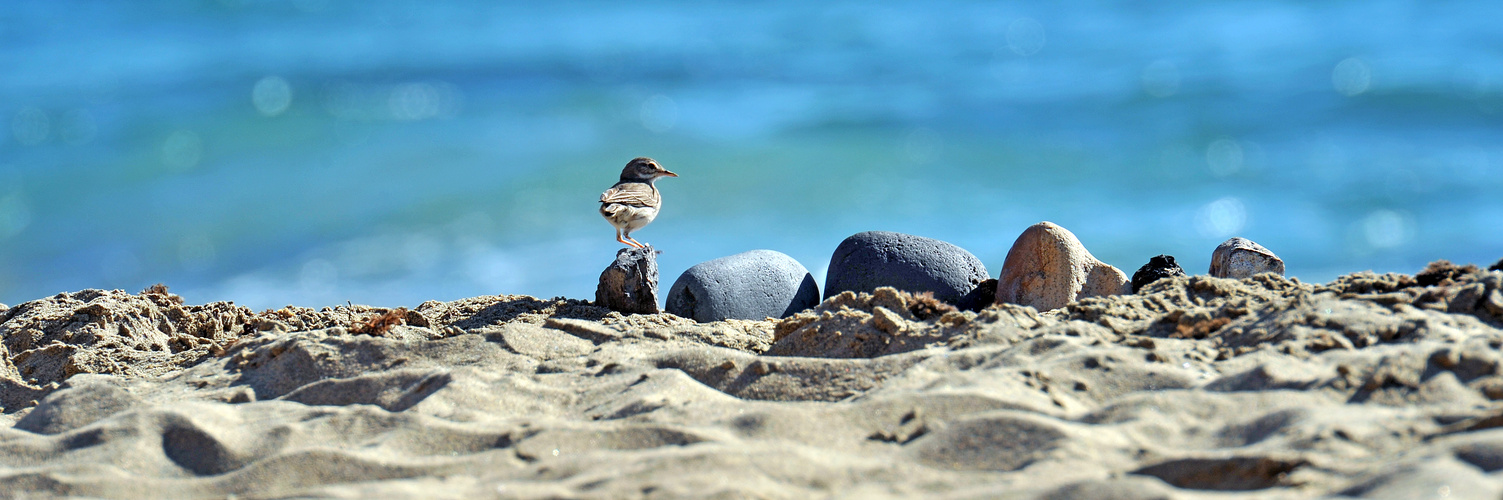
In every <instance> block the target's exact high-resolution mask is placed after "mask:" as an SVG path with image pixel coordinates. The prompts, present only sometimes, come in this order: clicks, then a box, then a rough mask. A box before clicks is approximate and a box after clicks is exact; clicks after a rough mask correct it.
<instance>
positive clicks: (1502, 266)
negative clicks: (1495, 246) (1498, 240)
mask: <svg viewBox="0 0 1503 500" xmlns="http://www.w3.org/2000/svg"><path fill="white" fill-rule="evenodd" d="M1487 270H1489V271H1503V259H1498V261H1497V262H1494V263H1493V265H1491V266H1487Z"/></svg>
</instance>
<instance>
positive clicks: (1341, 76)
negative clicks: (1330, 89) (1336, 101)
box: [1331, 57, 1373, 97]
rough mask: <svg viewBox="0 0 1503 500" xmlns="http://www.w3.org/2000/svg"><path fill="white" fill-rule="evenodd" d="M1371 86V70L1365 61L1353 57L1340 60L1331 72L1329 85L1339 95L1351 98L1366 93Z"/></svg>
mask: <svg viewBox="0 0 1503 500" xmlns="http://www.w3.org/2000/svg"><path fill="white" fill-rule="evenodd" d="M1372 84H1373V70H1372V68H1371V67H1369V66H1368V65H1367V61H1363V60H1361V59H1358V58H1355V57H1348V58H1346V59H1342V60H1341V62H1339V63H1336V68H1335V69H1332V70H1331V85H1332V86H1334V87H1335V88H1336V91H1337V92H1340V93H1341V95H1344V96H1347V97H1351V96H1355V95H1358V94H1361V93H1363V92H1367V91H1368V89H1369V88H1370V87H1372Z"/></svg>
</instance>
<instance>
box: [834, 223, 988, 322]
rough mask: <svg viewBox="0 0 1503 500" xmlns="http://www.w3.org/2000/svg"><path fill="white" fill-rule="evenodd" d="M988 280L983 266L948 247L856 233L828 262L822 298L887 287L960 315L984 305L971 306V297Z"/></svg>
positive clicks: (884, 234)
mask: <svg viewBox="0 0 1503 500" xmlns="http://www.w3.org/2000/svg"><path fill="white" fill-rule="evenodd" d="M987 278H988V275H987V273H986V266H985V265H984V264H982V263H981V259H978V258H976V256H975V255H972V254H971V253H970V252H967V251H965V249H963V248H960V247H958V246H955V245H953V244H950V243H947V242H944V241H940V240H936V239H933V238H925V237H922V236H914V235H911V234H903V233H894V232H890V231H867V232H864V233H856V234H854V235H851V236H850V237H849V238H846V239H845V241H842V242H840V246H838V247H836V248H835V253H834V255H832V256H830V270H829V273H828V275H826V276H825V295H824V296H825V298H830V297H833V296H835V295H838V294H839V293H840V292H844V291H847V290H849V291H853V292H858V293H861V292H865V293H871V292H872V291H874V290H876V289H877V287H883V286H890V287H893V288H897V289H899V290H903V291H908V292H914V293H917V292H934V298H936V299H939V300H942V301H944V302H947V303H950V304H954V305H956V306H957V307H960V308H962V309H971V310H975V309H979V308H982V307H986V306H987V305H990V304H989V303H985V302H981V303H974V302H973V301H975V300H976V299H978V298H979V297H978V295H981V294H972V293H971V292H973V291H975V290H976V288H977V287H978V286H980V285H981V283H982V282H984V281H986V280H987Z"/></svg>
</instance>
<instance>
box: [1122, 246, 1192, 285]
mask: <svg viewBox="0 0 1503 500" xmlns="http://www.w3.org/2000/svg"><path fill="white" fill-rule="evenodd" d="M1184 275H1185V270H1184V269H1183V268H1181V267H1179V264H1176V263H1174V256H1173V255H1158V256H1155V257H1153V258H1150V259H1148V263H1147V264H1143V267H1140V268H1138V272H1135V273H1132V293H1138V290H1141V289H1142V288H1143V287H1145V286H1148V284H1149V283H1153V282H1155V281H1158V280H1159V279H1161V278H1172V277H1175V276H1184Z"/></svg>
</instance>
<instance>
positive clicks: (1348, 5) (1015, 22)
mask: <svg viewBox="0 0 1503 500" xmlns="http://www.w3.org/2000/svg"><path fill="white" fill-rule="evenodd" d="M1499 19H1503V4H1500V3H1498V2H1482V1H1466V2H1424V3H1422V2H1402V1H1392V0H1379V1H1350V2H1339V1H1327V2H1189V1H1185V2H1154V3H1151V4H1143V3H1138V2H1050V3H1042V2H1040V3H1033V4H1030V3H1008V2H927V1H926V2H886V3H878V4H874V3H869V2H794V1H769V2H745V3H741V2H738V3H730V2H724V3H721V2H715V3H703V2H698V3H682V4H680V3H675V2H546V3H545V2H538V3H535V4H534V3H527V4H523V3H498V2H489V1H455V2H421V3H419V2H413V3H396V2H341V1H324V0H302V1H251V0H225V1H185V0H184V1H165V0H164V1H139V2H66V1H11V2H6V4H5V5H4V7H0V69H3V71H0V302H5V303H9V304H12V305H14V304H15V303H17V302H21V301H25V300H29V299H34V298H40V297H44V296H47V295H51V294H54V293H57V292H60V291H68V290H77V289H82V288H124V289H128V290H132V291H134V290H139V289H141V288H143V287H145V286H147V285H150V284H152V283H156V282H163V283H166V284H167V285H169V286H171V287H172V289H173V291H175V292H178V293H180V294H182V295H184V296H185V297H186V298H187V299H188V300H189V301H190V302H194V303H198V302H207V301H214V300H234V301H236V302H237V303H241V304H245V305H249V306H251V307H254V308H267V307H277V306H281V305H284V304H297V305H304V306H323V305H333V304H342V303H344V302H345V301H347V300H348V301H353V302H355V303H366V304H373V305H383V306H397V305H407V306H413V305H416V304H418V303H420V302H422V301H424V300H429V299H438V300H450V299H456V298H461V297H468V296H474V295H481V294H494V293H523V294H530V295H535V296H543V297H548V296H556V295H564V296H569V297H576V298H592V297H593V293H594V286H595V281H596V277H597V276H598V274H599V272H600V271H601V269H603V268H604V266H605V265H607V264H608V263H609V262H610V261H611V260H612V258H613V255H614V252H615V250H616V249H617V248H620V245H619V244H617V243H616V242H615V241H613V234H612V230H611V228H610V226H609V225H608V224H607V223H606V222H605V221H604V220H603V219H601V218H600V216H599V215H598V214H597V213H596V208H597V206H598V204H597V202H596V200H597V198H598V196H599V193H600V192H601V191H603V190H604V189H605V188H606V187H608V186H610V184H611V183H613V182H614V181H615V178H616V176H617V175H618V174H619V172H620V169H621V167H622V166H624V165H625V164H626V162H627V160H629V159H631V158H632V157H635V156H639V155H645V156H652V157H654V158H656V159H658V160H659V161H660V162H661V163H662V164H663V165H664V166H666V167H667V168H669V169H671V170H674V171H675V172H678V173H679V174H680V175H681V176H682V177H680V178H677V179H666V180H663V181H660V183H659V186H660V187H661V189H662V191H663V196H664V199H665V208H664V209H663V212H662V215H661V216H660V217H659V218H658V220H657V222H655V223H653V224H652V225H651V226H648V227H647V228H646V229H643V230H641V231H639V232H638V233H637V234H636V236H637V237H638V239H639V240H642V241H646V242H649V243H652V244H653V245H654V246H656V247H658V248H659V249H662V250H663V251H664V253H663V254H662V255H661V256H660V258H659V265H660V270H661V272H662V274H663V281H664V285H663V286H664V289H665V290H666V287H667V285H669V284H671V283H672V280H673V279H674V278H675V277H676V276H677V275H678V273H680V272H682V271H683V270H684V269H686V268H688V267H689V266H691V265H693V264H695V263H698V262H701V261H704V260H709V259H712V258H716V257H721V256H725V255H729V254H733V253H738V252H742V251H746V250H751V249H756V248H768V249H774V250H779V251H782V252H785V253H788V254H790V255H792V256H793V257H795V258H797V259H798V260H800V261H801V262H803V263H804V264H805V265H806V266H807V267H809V269H810V270H811V271H813V272H814V273H815V274H816V277H818V278H820V281H821V283H822V282H823V279H822V278H823V276H822V275H823V272H824V268H825V267H826V265H827V263H828V259H829V255H830V252H832V251H833V250H834V248H835V246H836V245H837V244H838V243H839V242H840V240H841V239H843V238H845V237H846V236H848V235H850V234H852V233H855V232H858V231H864V230H873V229H881V230H891V231H902V232H909V233H914V234H919V235H924V236H929V237H934V238H939V239H943V240H947V241H950V242H952V243H955V244H957V245H960V246H962V247H964V248H966V249H968V250H970V251H971V252H973V253H975V254H976V255H977V256H978V257H980V258H981V259H982V260H983V261H984V262H985V263H986V264H987V266H988V267H989V269H990V270H991V274H992V275H993V276H996V274H997V272H998V271H999V270H1000V268H1001V266H1002V260H1003V258H1004V257H1005V255H1006V253H1007V249H1008V247H1009V246H1010V244H1011V243H1012V241H1013V239H1014V238H1016V237H1017V235H1018V234H1019V233H1020V232H1021V231H1022V230H1023V229H1024V228H1026V227H1027V226H1028V225H1030V224H1033V223H1035V222H1038V221H1042V220H1050V221H1054V222H1056V223H1059V224H1061V225H1063V226H1065V227H1066V228H1069V229H1070V230H1072V231H1074V232H1075V234H1076V235H1077V236H1079V237H1080V239H1081V240H1082V241H1083V242H1084V243H1085V245H1086V246H1087V247H1088V248H1089V249H1091V251H1092V252H1093V253H1095V255H1096V256H1097V257H1099V258H1101V259H1103V260H1105V261H1107V262H1108V263H1111V264H1114V265H1116V266H1117V267H1120V268H1122V269H1123V270H1125V271H1127V272H1128V273H1131V272H1132V271H1133V270H1135V269H1136V268H1137V267H1138V266H1139V265H1141V264H1143V263H1144V262H1146V261H1147V259H1148V258H1149V257H1150V256H1153V255H1156V254H1159V253H1168V254H1172V255H1174V256H1176V257H1177V258H1178V260H1179V262H1180V263H1181V264H1182V265H1184V266H1185V268H1186V269H1187V270H1189V271H1190V272H1192V273H1197V272H1199V273H1203V272H1205V269H1206V267H1207V265H1208V263H1209V257H1210V253H1211V250H1212V249H1213V248H1214V247H1215V246H1216V244H1217V243H1219V242H1221V241H1222V240H1225V239H1226V238H1228V237H1230V236H1244V237H1248V238H1250V239H1253V240H1255V241H1257V242H1259V243H1261V244H1263V245H1264V246H1266V247H1268V248H1270V249H1272V250H1273V251H1274V252H1276V253H1278V254H1279V255H1280V256H1281V257H1283V258H1284V260H1285V261H1286V263H1287V266H1288V274H1290V275H1293V276H1297V277H1299V278H1301V279H1303V280H1306V281H1326V280H1329V279H1331V278H1333V277H1335V276H1337V275H1339V274H1344V273H1348V272H1355V271H1361V270H1368V269H1371V270H1375V271H1379V272H1385V271H1400V272H1414V271H1416V270H1418V269H1419V268H1421V267H1422V266H1423V265H1424V264H1425V263H1426V262H1428V261H1430V260H1434V259H1442V258H1444V259H1450V260H1453V261H1459V262H1476V263H1480V264H1484V265H1486V264H1489V263H1491V262H1493V261H1495V260H1497V259H1498V258H1499V257H1503V230H1500V229H1503V222H1500V221H1503V196H1500V194H1503V30H1499V29H1497V21H1498V20H1499Z"/></svg>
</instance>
